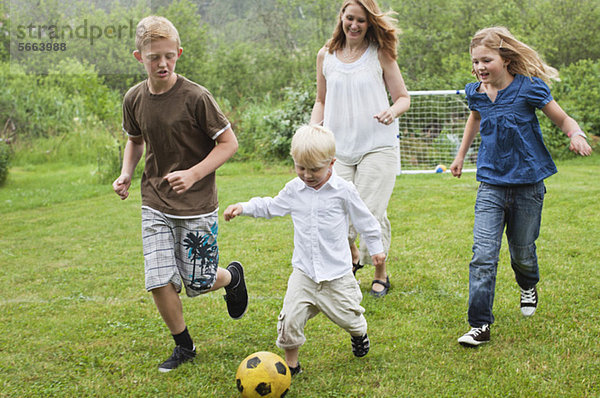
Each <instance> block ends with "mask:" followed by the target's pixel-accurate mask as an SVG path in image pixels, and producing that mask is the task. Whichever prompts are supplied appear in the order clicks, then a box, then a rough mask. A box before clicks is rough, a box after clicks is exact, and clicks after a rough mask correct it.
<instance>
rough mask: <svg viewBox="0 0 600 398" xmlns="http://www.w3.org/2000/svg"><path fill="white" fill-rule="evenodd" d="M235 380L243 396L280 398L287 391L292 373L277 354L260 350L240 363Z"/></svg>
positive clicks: (244, 397) (250, 397)
mask: <svg viewBox="0 0 600 398" xmlns="http://www.w3.org/2000/svg"><path fill="white" fill-rule="evenodd" d="M235 381H236V383H237V389H238V390H239V392H240V394H241V395H242V397H243V398H265V397H269V398H280V397H284V396H285V394H287V392H288V391H289V389H290V384H291V383H292V375H291V373H290V369H289V368H288V366H287V364H286V363H285V361H284V360H283V359H281V357H280V356H279V355H277V354H273V353H272V352H268V351H260V352H255V353H254V354H251V355H248V356H247V357H246V358H245V359H244V360H243V361H242V363H240V366H239V367H238V370H237V373H236V374H235Z"/></svg>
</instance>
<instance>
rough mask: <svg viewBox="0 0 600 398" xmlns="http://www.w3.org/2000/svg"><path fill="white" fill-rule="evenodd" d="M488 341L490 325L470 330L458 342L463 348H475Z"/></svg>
mask: <svg viewBox="0 0 600 398" xmlns="http://www.w3.org/2000/svg"><path fill="white" fill-rule="evenodd" d="M489 341H490V325H483V326H480V327H478V328H471V330H469V331H468V332H467V333H465V334H463V335H462V336H461V337H460V338H459V339H458V342H459V343H460V344H462V345H464V346H465V347H477V346H478V345H480V344H483V343H487V342H489Z"/></svg>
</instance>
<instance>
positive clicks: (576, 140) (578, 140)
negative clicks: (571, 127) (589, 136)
mask: <svg viewBox="0 0 600 398" xmlns="http://www.w3.org/2000/svg"><path fill="white" fill-rule="evenodd" d="M569 149H570V150H571V151H573V152H575V153H576V154H578V155H581V156H589V155H591V154H592V147H591V146H590V144H588V142H587V140H586V139H585V138H584V137H582V136H580V135H573V136H572V137H571V145H569Z"/></svg>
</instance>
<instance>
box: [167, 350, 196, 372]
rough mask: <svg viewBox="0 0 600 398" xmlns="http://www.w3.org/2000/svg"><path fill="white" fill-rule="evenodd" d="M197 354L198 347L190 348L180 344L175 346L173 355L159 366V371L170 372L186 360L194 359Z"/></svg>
mask: <svg viewBox="0 0 600 398" xmlns="http://www.w3.org/2000/svg"><path fill="white" fill-rule="evenodd" d="M195 356H196V347H194V348H193V349H191V350H190V349H188V348H184V347H182V346H179V345H178V346H175V349H174V350H173V355H171V357H170V358H169V359H167V360H166V361H164V362H163V363H161V364H160V365H159V366H158V371H159V372H162V373H166V372H170V371H172V370H173V369H176V368H177V367H178V366H179V365H181V364H182V363H184V362H189V361H193V360H194V357H195Z"/></svg>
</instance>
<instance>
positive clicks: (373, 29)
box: [325, 0, 399, 59]
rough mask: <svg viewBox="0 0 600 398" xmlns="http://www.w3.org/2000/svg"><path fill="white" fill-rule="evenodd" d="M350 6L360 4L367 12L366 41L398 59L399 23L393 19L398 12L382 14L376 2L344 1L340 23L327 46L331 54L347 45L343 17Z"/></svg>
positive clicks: (339, 17)
mask: <svg viewBox="0 0 600 398" xmlns="http://www.w3.org/2000/svg"><path fill="white" fill-rule="evenodd" d="M350 4H358V5H359V6H361V7H362V8H363V9H364V10H365V11H366V14H367V23H368V24H369V27H368V29H367V34H366V35H365V40H366V41H367V42H368V43H375V44H377V46H378V47H379V48H380V49H381V50H382V51H383V52H384V53H386V54H388V55H389V56H390V57H392V58H394V59H397V58H398V50H397V46H398V32H399V30H398V28H397V26H396V22H397V21H396V20H395V19H394V18H393V17H392V15H395V14H396V12H394V11H388V12H385V13H382V12H381V9H380V8H379V6H378V5H377V3H376V2H375V0H345V1H344V3H343V4H342V7H341V8H340V13H339V15H338V23H337V25H336V26H335V29H334V30H333V34H332V36H331V38H330V39H329V40H328V41H327V43H326V44H325V46H326V47H327V48H328V49H329V52H330V53H332V54H333V52H334V51H336V50H339V49H342V48H343V47H344V45H345V44H346V35H345V34H344V29H343V21H342V17H343V15H344V11H346V7H348V6H349V5H350Z"/></svg>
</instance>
